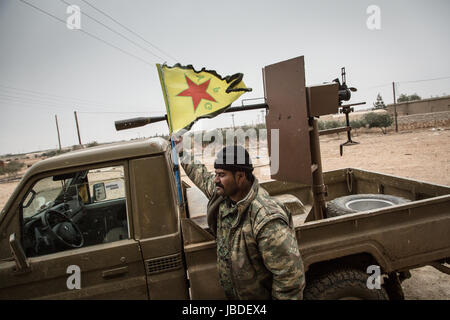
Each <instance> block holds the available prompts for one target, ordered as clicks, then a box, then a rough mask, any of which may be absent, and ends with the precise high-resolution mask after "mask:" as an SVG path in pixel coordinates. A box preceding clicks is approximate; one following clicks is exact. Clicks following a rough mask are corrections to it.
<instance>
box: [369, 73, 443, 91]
mask: <svg viewBox="0 0 450 320" xmlns="http://www.w3.org/2000/svg"><path fill="white" fill-rule="evenodd" d="M445 79H450V76H447V77H440V78H432V79H420V80H410V81H395V84H396V85H397V84H400V83H402V84H404V83H416V82H427V81H435V80H445ZM391 85H392V83H386V84H380V85H377V86H373V87H367V88H362V89H374V88H381V87H387V86H391Z"/></svg>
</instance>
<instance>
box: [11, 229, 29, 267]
mask: <svg viewBox="0 0 450 320" xmlns="http://www.w3.org/2000/svg"><path fill="white" fill-rule="evenodd" d="M9 247H10V249H11V253H12V255H13V257H14V260H15V261H16V267H17V270H16V271H17V272H25V271H29V270H30V263H29V262H28V260H27V257H26V256H25V252H24V251H23V248H22V246H21V245H20V243H19V241H18V240H17V238H16V234H15V233H13V234H11V235H10V236H9Z"/></svg>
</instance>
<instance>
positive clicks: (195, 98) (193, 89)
mask: <svg viewBox="0 0 450 320" xmlns="http://www.w3.org/2000/svg"><path fill="white" fill-rule="evenodd" d="M185 77H186V82H187V84H188V86H189V88H187V89H186V90H184V91H182V92H180V93H179V94H177V96H182V97H191V98H192V102H193V103H194V112H195V110H196V109H197V107H198V104H199V103H200V100H202V99H205V100H209V101H214V102H217V101H216V100H215V99H214V98H213V97H211V95H210V94H209V93H208V92H206V90H207V89H208V86H209V81H210V80H211V79H209V80H208V81H205V82H203V83H201V84H195V83H194V82H193V81H192V80H191V79H189V78H188V76H185Z"/></svg>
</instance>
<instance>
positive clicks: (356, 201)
mask: <svg viewBox="0 0 450 320" xmlns="http://www.w3.org/2000/svg"><path fill="white" fill-rule="evenodd" d="M407 202H409V200H408V199H405V198H401V197H396V196H390V195H387V194H352V195H349V196H345V197H340V198H336V199H334V200H332V201H330V202H328V204H327V216H328V217H329V218H331V217H338V216H342V215H344V214H349V213H355V212H361V211H367V210H373V209H380V208H384V207H390V206H394V205H398V204H403V203H407Z"/></svg>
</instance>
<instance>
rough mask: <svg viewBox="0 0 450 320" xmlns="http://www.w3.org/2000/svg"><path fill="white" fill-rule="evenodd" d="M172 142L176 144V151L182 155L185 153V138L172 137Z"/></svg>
mask: <svg viewBox="0 0 450 320" xmlns="http://www.w3.org/2000/svg"><path fill="white" fill-rule="evenodd" d="M172 140H173V142H174V143H175V151H176V152H177V153H178V154H180V153H181V152H183V136H179V137H177V136H172Z"/></svg>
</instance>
